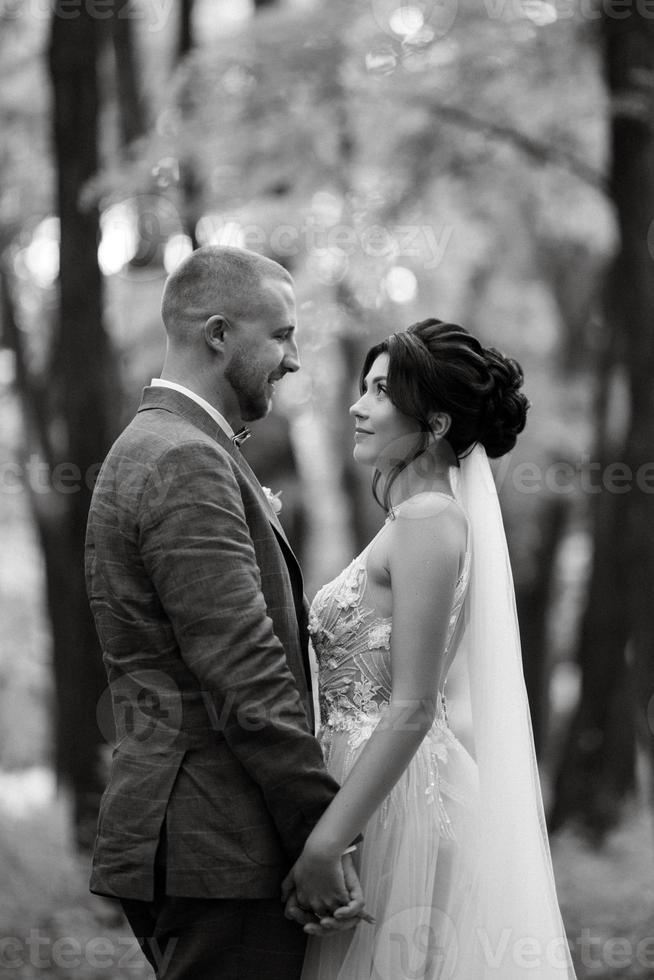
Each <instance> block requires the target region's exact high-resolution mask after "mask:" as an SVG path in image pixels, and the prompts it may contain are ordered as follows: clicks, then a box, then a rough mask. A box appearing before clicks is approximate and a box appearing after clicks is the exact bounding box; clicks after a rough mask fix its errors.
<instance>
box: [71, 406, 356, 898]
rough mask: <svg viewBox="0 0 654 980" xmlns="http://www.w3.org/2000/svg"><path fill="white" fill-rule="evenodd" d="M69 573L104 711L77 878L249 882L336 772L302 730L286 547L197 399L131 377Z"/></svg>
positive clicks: (262, 884)
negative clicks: (90, 818)
mask: <svg viewBox="0 0 654 980" xmlns="http://www.w3.org/2000/svg"><path fill="white" fill-rule="evenodd" d="M86 577H87V588H88V594H89V599H90V603H91V608H92V610H93V615H94V618H95V623H96V627H97V631H98V634H99V637H100V642H101V645H102V650H103V658H104V663H105V667H106V670H107V675H108V680H109V688H110V691H111V697H112V705H113V713H114V720H115V727H116V738H117V742H116V747H115V749H114V751H113V758H112V765H111V773H110V778H109V783H108V785H107V788H106V791H105V793H104V796H103V798H102V803H101V807H100V815H99V821H98V833H97V838H96V844H95V850H94V856H93V871H92V876H91V890H92V891H94V892H96V893H99V894H104V895H112V896H117V897H121V898H135V899H143V900H146V901H148V900H151V899H152V896H153V872H154V859H155V852H156V849H157V845H158V842H159V835H160V831H161V828H162V825H163V824H164V821H165V829H166V838H167V856H166V890H167V892H168V893H169V894H171V895H179V896H189V897H200V898H202V897H206V898H209V897H212V898H227V897H232V898H234V897H238V898H266V897H272V896H278V895H279V886H280V882H281V879H282V878H283V876H284V875H285V874H286V872H287V870H288V868H289V867H290V864H291V863H292V862H293V861H294V860H295V858H296V857H297V855H298V854H299V852H300V851H301V849H302V847H303V844H304V841H305V840H306V837H307V836H308V834H309V832H310V831H311V829H312V827H313V826H314V824H315V822H316V821H317V819H318V817H319V816H320V814H321V813H322V812H323V810H324V808H325V807H326V806H327V804H328V803H329V802H330V800H331V799H332V797H333V795H334V793H335V792H336V790H337V789H338V787H337V785H336V783H335V782H334V781H333V780H332V778H331V777H330V776H329V775H328V773H327V772H326V770H325V767H324V764H323V759H322V754H321V751H320V747H319V745H318V743H317V741H316V739H315V738H314V736H313V734H312V731H313V727H312V714H313V710H312V704H311V691H310V686H311V680H310V671H309V663H308V657H307V634H306V600H305V599H304V594H303V585H302V577H301V573H300V569H299V567H298V564H297V561H296V559H295V557H294V555H293V553H292V551H291V549H290V547H289V545H288V542H287V540H286V537H285V535H284V532H283V530H282V528H281V525H280V524H279V522H278V520H277V518H276V516H275V515H274V514H273V513H272V510H271V508H270V506H269V504H268V501H267V499H266V497H265V495H264V494H263V492H262V490H261V487H260V485H259V482H258V480H257V479H256V477H255V476H254V474H253V473H252V470H251V469H250V468H249V466H248V464H247V462H246V461H245V459H244V458H243V456H242V455H241V453H240V451H239V450H238V449H236V448H235V447H234V446H233V445H232V443H231V441H230V440H229V439H228V438H227V436H226V435H225V434H224V432H223V431H222V429H220V427H219V426H217V425H216V424H215V422H214V421H213V420H212V419H211V417H210V416H209V415H208V413H206V412H205V411H204V410H203V409H202V408H201V407H200V406H199V405H197V404H196V403H195V402H193V401H192V400H191V399H189V398H187V397H186V396H185V395H183V394H182V393H180V392H176V391H173V390H171V389H166V388H158V387H154V388H146V389H145V391H144V396H143V401H142V403H141V406H140V408H139V410H138V413H137V415H136V417H135V418H134V419H133V421H132V422H131V423H130V425H129V426H128V427H127V429H125V431H124V432H123V433H122V435H121V436H120V437H119V438H118V440H117V441H116V443H115V444H114V446H113V447H112V449H111V451H110V452H109V455H108V457H107V459H106V460H105V462H104V465H103V467H102V470H101V472H100V475H99V477H98V481H97V484H96V487H95V490H94V494H93V500H92V503H91V508H90V513H89V522H88V531H87V541H86Z"/></svg>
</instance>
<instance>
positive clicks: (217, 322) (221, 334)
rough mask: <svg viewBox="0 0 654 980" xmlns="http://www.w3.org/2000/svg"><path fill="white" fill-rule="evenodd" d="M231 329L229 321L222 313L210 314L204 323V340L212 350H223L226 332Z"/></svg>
mask: <svg viewBox="0 0 654 980" xmlns="http://www.w3.org/2000/svg"><path fill="white" fill-rule="evenodd" d="M231 329H232V326H231V323H230V322H229V320H228V319H227V317H226V316H224V315H223V314H222V313H215V314H214V315H213V316H210V317H209V319H208V320H207V321H206V323H205V325H204V340H205V343H206V344H207V346H208V347H211V349H212V350H214V351H221V352H222V351H224V349H225V341H226V339H227V334H228V333H229V332H230V330H231Z"/></svg>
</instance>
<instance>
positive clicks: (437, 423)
mask: <svg viewBox="0 0 654 980" xmlns="http://www.w3.org/2000/svg"><path fill="white" fill-rule="evenodd" d="M429 424H430V426H431V431H432V432H433V433H434V435H435V436H436V437H437V438H438V439H442V438H443V436H446V435H447V433H448V432H449V429H450V426H451V424H452V416H451V415H448V414H447V412H435V413H434V414H433V415H431V416H430V418H429Z"/></svg>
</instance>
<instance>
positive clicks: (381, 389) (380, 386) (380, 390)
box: [377, 383, 386, 395]
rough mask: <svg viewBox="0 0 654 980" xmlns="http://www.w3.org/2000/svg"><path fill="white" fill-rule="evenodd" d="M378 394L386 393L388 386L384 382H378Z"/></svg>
mask: <svg viewBox="0 0 654 980" xmlns="http://www.w3.org/2000/svg"><path fill="white" fill-rule="evenodd" d="M377 394H378V395H385V394H386V386H385V385H383V384H380V383H378V384H377Z"/></svg>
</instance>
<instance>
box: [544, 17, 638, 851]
mask: <svg viewBox="0 0 654 980" xmlns="http://www.w3.org/2000/svg"><path fill="white" fill-rule="evenodd" d="M604 37H605V42H606V69H607V77H608V86H609V91H610V94H611V97H612V101H611V108H612V119H611V151H612V152H611V172H610V181H609V187H610V191H611V195H612V197H613V201H614V203H615V208H616V216H617V220H618V226H619V230H620V241H621V244H620V251H619V254H618V256H617V258H616V261H615V266H614V272H613V275H612V277H611V292H610V295H609V313H608V316H607V320H608V322H609V323H612V324H613V327H612V329H613V337H614V340H613V344H612V348H611V349H610V350H609V352H608V356H609V358H611V357H612V359H613V362H614V363H613V364H609V365H608V366H607V370H606V372H605V374H606V379H609V378H610V373H611V370H612V369H614V368H615V361H617V362H618V363H621V364H623V365H624V367H625V368H626V373H627V380H628V387H629V402H630V404H629V418H628V420H627V426H626V430H627V431H626V437H625V439H624V441H623V444H622V447H621V451H620V450H618V452H617V453H613V454H611V453H609V452H604V453H602V454H600V457H599V458H600V462H601V463H602V464H603V470H602V472H603V473H605V472H606V465H607V464H608V463H610V462H614V461H615V462H618V463H619V464H621V465H622V466H623V467H624V473H625V474H626V475H627V477H628V486H629V490H628V492H626V493H619V492H616V490H615V488H613V489H612V488H611V487H607V486H605V487H604V489H603V490H602V493H601V494H600V495H598V496H597V498H596V502H595V522H594V531H595V556H594V561H593V570H592V575H591V584H590V594H589V600H588V607H587V610H586V614H585V617H584V621H583V628H582V637H581V645H580V656H579V661H580V664H581V667H582V675H583V680H582V696H581V701H580V704H579V707H578V709H577V712H576V714H575V717H574V719H573V724H572V726H571V730H570V733H569V736H568V753H567V757H566V759H565V761H564V763H563V766H562V768H561V771H560V773H559V777H558V781H557V794H556V804H555V807H554V811H553V815H552V827H553V829H555V828H556V827H557V826H560V825H561V824H562V823H563V822H564V821H565V820H566V819H568V818H569V817H578V818H580V819H581V820H582V822H583V823H584V824H585V825H586V826H587V827H588V828H589V829H591V830H592V831H593V832H595V833H597V834H599V835H600V836H601V835H602V834H603V833H604V832H605V830H606V829H607V828H608V827H610V826H611V825H612V824H613V823H615V821H616V820H617V818H618V815H619V812H620V807H621V803H622V801H623V799H624V797H625V796H626V795H627V794H628V792H629V791H630V790H631V789H633V786H634V782H635V775H634V731H635V728H636V725H637V727H638V730H639V732H640V733H641V736H642V738H643V740H644V742H645V744H646V746H647V749H648V752H649V757H650V760H651V762H652V763H654V740H653V738H652V720H654V719H652V714H651V705H650V701H651V699H652V695H653V693H654V654H653V652H652V651H654V616H653V615H652V608H651V602H650V601H649V588H647V587H644V583H647V584H648V585H649V584H650V583H651V582H652V581H654V499H653V498H652V492H653V491H654V467H653V466H652V462H651V449H652V446H653V445H654V392H653V388H652V377H654V331H653V330H652V325H651V321H652V315H653V314H654V281H653V279H652V255H651V254H650V251H649V250H648V241H649V242H651V236H650V222H651V216H652V214H654V140H653V134H654V96H653V93H654V87H653V82H654V25H653V24H652V23H651V21H650V20H649V19H646V18H644V17H643V16H641V14H640V13H637V12H636V11H632V14H631V15H630V16H629V17H628V18H625V19H624V20H623V19H620V20H617V19H615V18H613V17H610V16H608V14H607V15H605V18H604ZM648 236H650V237H649V238H648ZM603 380H604V379H600V383H602V381H603ZM603 387H604V388H605V389H606V388H607V387H608V385H606V384H604V385H603ZM606 411H607V409H606V405H604V418H602V419H601V425H600V430H601V429H602V428H606V426H607V419H606ZM599 441H600V442H604V444H605V445H606V444H607V440H606V438H605V437H604V436H603V434H602V432H601V431H600V439H599ZM647 474H649V477H648V476H647ZM643 477H644V478H645V480H646V483H641V480H642V479H643ZM649 488H651V489H649ZM628 653H629V654H630V656H629V662H628V657H627V654H628ZM630 665H631V667H632V671H631V674H630V672H629V666H630ZM634 702H635V703H634Z"/></svg>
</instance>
